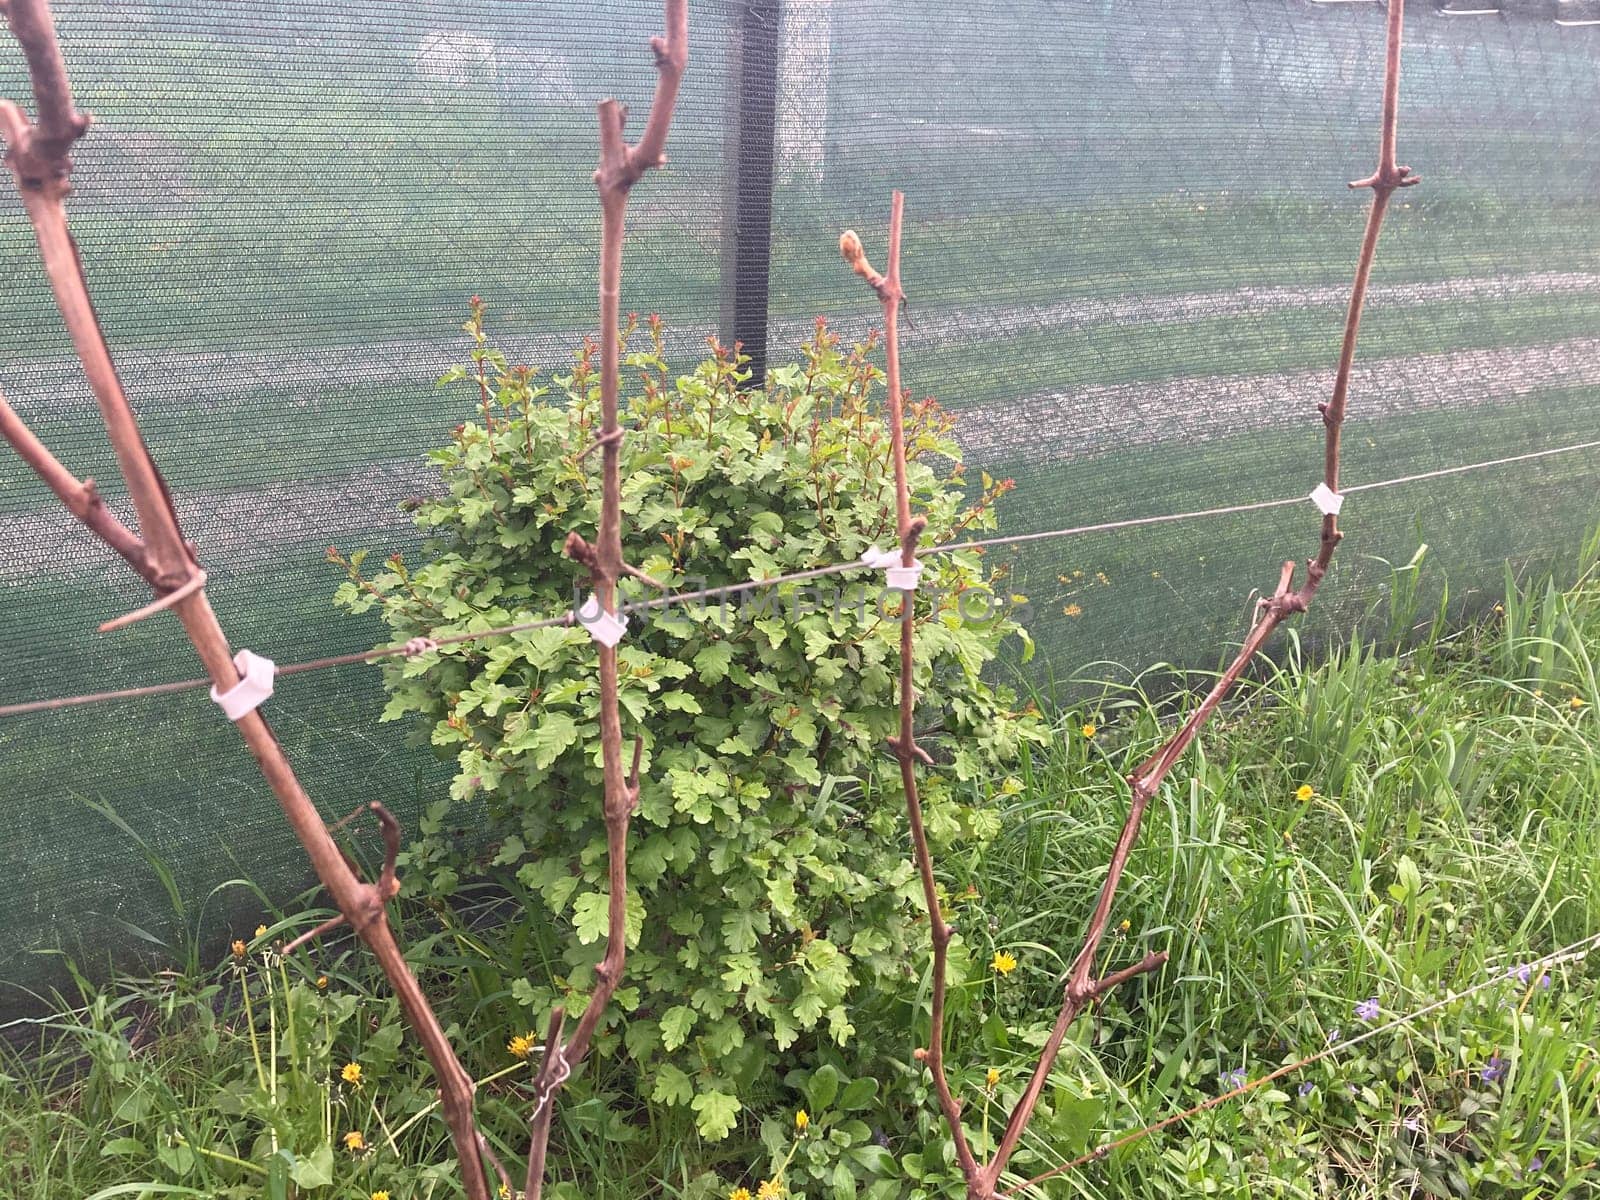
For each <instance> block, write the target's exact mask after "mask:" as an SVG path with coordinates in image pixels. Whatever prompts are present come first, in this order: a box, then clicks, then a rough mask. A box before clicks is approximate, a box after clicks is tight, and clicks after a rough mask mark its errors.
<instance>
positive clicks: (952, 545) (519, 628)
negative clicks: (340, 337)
mask: <svg viewBox="0 0 1600 1200" xmlns="http://www.w3.org/2000/svg"><path fill="white" fill-rule="evenodd" d="M1597 447H1600V440H1597V441H1589V442H1577V443H1575V444H1573V445H1570V446H1557V447H1554V448H1553V449H1549V450H1534V451H1531V452H1529V453H1527V454H1512V455H1507V456H1506V457H1504V458H1491V459H1486V460H1484V461H1482V462H1475V463H1465V464H1463V465H1461V466H1458V467H1442V468H1440V469H1439V470H1437V471H1422V472H1420V473H1418V474H1414V475H1398V476H1396V477H1395V478H1393V479H1381V480H1379V481H1377V482H1376V483H1359V484H1356V485H1355V486H1354V487H1348V488H1345V489H1344V491H1343V494H1344V495H1350V494H1352V493H1355V492H1372V491H1377V490H1379V489H1381V488H1391V487H1399V486H1401V485H1403V484H1409V483H1419V482H1421V481H1423V480H1428V479H1440V478H1443V477H1444V476H1447V475H1463V474H1466V473H1467V472H1469V471H1482V470H1487V469H1488V468H1490V467H1503V466H1507V465H1509V464H1511V463H1520V462H1529V461H1531V460H1533V459H1538V458H1550V457H1552V456H1553V455H1557V454H1571V453H1574V452H1575V451H1578V450H1593V449H1595V448H1597ZM1307 499H1308V497H1307V496H1304V495H1301V496H1286V497H1284V498H1282V499H1278V500H1257V501H1254V502H1251V503H1247V504H1225V505H1220V506H1218V507H1216V508H1201V509H1191V510H1189V511H1187V512H1177V513H1166V514H1163V515H1161V516H1155V517H1127V518H1123V519H1121V520H1116V521H1102V522H1099V523H1097V524H1093V525H1072V526H1069V527H1067V528H1065V529H1046V530H1041V531H1040V532H1038V533H1015V534H1008V535H1004V536H1000V537H992V538H978V539H976V540H973V541H965V542H945V543H943V544H942V545H938V546H929V547H926V548H922V549H919V550H918V551H917V553H918V555H919V556H923V557H926V556H928V555H932V554H955V553H959V552H961V551H964V550H982V549H986V548H988V547H992V546H1015V545H1020V544H1022V543H1024V542H1038V541H1047V540H1052V539H1055V538H1065V537H1076V536H1079V535H1082V534H1090V533H1109V532H1112V531H1114V530H1119V529H1138V528H1141V527H1144V526H1148V525H1171V524H1176V523H1178V522H1180V521H1196V520H1200V519H1202V518H1208V517H1224V516H1229V515H1232V514H1235V513H1246V512H1259V511H1261V510H1263V509H1269V508H1286V507H1288V506H1290V505H1294V504H1304V503H1306V502H1307ZM867 569H871V568H868V567H867V566H866V564H864V563H862V562H861V560H859V559H852V560H851V561H849V562H836V563H829V564H827V565H825V566H821V567H812V568H810V569H809V570H805V571H794V572H791V573H790V574H787V575H774V576H771V577H769V578H766V579H751V580H748V581H746V582H744V583H732V584H723V585H721V586H719V587H708V588H700V589H698V590H696V591H692V592H674V593H672V594H670V595H666V596H657V597H656V598H655V599H653V600H639V601H635V602H633V603H631V604H624V605H622V606H621V607H620V608H619V609H618V610H617V613H618V615H619V616H620V615H626V614H628V613H636V612H653V611H655V610H657V609H663V608H671V607H674V606H677V605H687V604H693V603H697V602H699V601H702V600H716V599H726V598H729V597H734V596H739V595H742V594H744V593H746V592H753V591H758V590H761V589H764V588H773V587H779V586H781V585H784V584H790V583H803V582H806V581H808V580H812V579H824V578H827V577H829V576H832V575H842V574H844V573H846V572H848V571H860V570H867ZM579 624H582V622H581V621H580V620H579V619H578V615H577V613H576V612H573V611H571V610H569V611H567V612H564V613H562V614H561V615H560V616H555V617H545V618H543V619H541V620H536V621H522V622H518V623H517V624H514V625H501V626H497V627H495V628H492V629H482V630H474V631H472V632H469V633H455V634H447V635H445V636H442V637H438V638H430V639H420V640H419V639H413V641H412V642H408V643H406V644H404V645H400V646H380V647H379V648H378V649H376V650H365V651H361V652H359V653H356V654H340V655H334V656H333V657H331V658H318V659H312V660H311V661H309V662H302V663H290V664H288V665H285V666H280V667H278V669H277V673H278V674H279V675H300V674H304V673H306V672H308V671H320V670H324V669H326V668H329V667H342V666H349V665H352V664H354V663H364V662H374V661H376V660H378V659H382V658H393V657H396V656H402V657H409V656H412V655H415V654H417V653H419V652H420V653H427V652H429V651H432V650H435V649H438V648H439V647H442V646H456V645H461V644H463V643H466V642H478V641H483V640H485V639H487V638H492V637H503V636H506V635H509V634H514V633H530V632H532V631H533V630H536V629H552V628H555V627H556V626H561V625H568V626H570V625H579ZM418 644H425V646H426V648H425V649H423V650H420V651H419V650H418V648H417V646H418ZM210 686H211V681H210V680H209V679H185V680H180V681H178V682H176V683H158V684H150V685H147V686H145V687H136V688H124V689H121V690H119V691H109V692H90V693H86V694H84V695H79V696H63V697H59V698H57V699H53V700H31V701H27V702H25V703H22V704H5V705H0V717H20V716H23V715H24V714H27V713H36V712H46V711H49V710H53V709H59V708H72V707H76V706H78V705H83V704H98V703H102V702H105V701H111V700H133V699H138V698H140V697H143V696H161V695H168V694H171V693H175V692H186V691H192V690H194V689H196V688H206V687H210Z"/></svg>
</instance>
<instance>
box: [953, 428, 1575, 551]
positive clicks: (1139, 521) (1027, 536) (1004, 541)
mask: <svg viewBox="0 0 1600 1200" xmlns="http://www.w3.org/2000/svg"><path fill="white" fill-rule="evenodd" d="M1596 447H1600V441H1594V442H1579V443H1577V444H1576V445H1573V446H1558V447H1556V448H1555V449H1554V450H1535V451H1533V452H1532V453H1529V454H1512V455H1509V456H1508V457H1506V458H1491V459H1488V460H1486V461H1484V462H1475V463H1467V464H1466V465H1465V466H1460V467H1442V468H1440V469H1439V470H1437V471H1423V472H1421V473H1420V474H1417V475H1399V476H1396V477H1395V478H1393V479H1381V480H1379V481H1378V482H1377V483H1358V484H1356V485H1355V486H1354V487H1347V488H1344V489H1343V490H1342V491H1341V492H1340V493H1339V494H1340V495H1344V496H1348V495H1350V494H1351V493H1352V492H1375V491H1377V490H1378V489H1380V488H1391V487H1398V486H1400V485H1401V484H1403V483H1420V482H1421V481H1422V480H1424V479H1440V478H1442V477H1444V476H1446V475H1462V474H1465V473H1466V472H1468V471H1481V470H1484V469H1485V468H1487V467H1503V466H1505V465H1506V464H1508V463H1517V462H1527V461H1528V460H1529V459H1534V458H1549V457H1550V456H1551V455H1553V454H1570V453H1572V452H1573V451H1574V450H1593V449H1595V448H1596ZM1305 499H1306V497H1305V496H1287V497H1285V498H1283V499H1281V500H1258V501H1256V502H1255V503H1253V504H1227V505H1223V506H1222V507H1220V508H1199V509H1194V510H1192V511H1190V512H1178V513H1166V514H1163V515H1162V516H1159V517H1132V518H1129V519H1127V520H1122V521H1104V522H1102V523H1100V524H1098V525H1073V526H1070V527H1068V528H1066V529H1046V530H1042V531H1040V532H1039V533H1014V534H1009V535H1007V536H1004V537H992V538H980V539H979V540H977V541H972V542H949V543H947V544H945V545H943V546H933V547H930V548H929V549H927V550H923V551H921V553H923V554H950V553H954V552H955V551H957V550H977V549H982V548H983V547H985V546H1014V545H1017V544H1018V543H1020V542H1038V541H1044V540H1045V539H1047V538H1058V537H1071V536H1073V535H1076V534H1080V533H1108V532H1110V531H1112V530H1114V529H1133V528H1136V527H1138V526H1140V525H1170V524H1173V523H1174V522H1177V521H1193V520H1196V519H1197V518H1200V517H1225V516H1228V515H1229V514H1231V513H1246V512H1258V511H1260V510H1261V509H1264V508H1286V507H1288V506H1289V505H1291V504H1300V503H1302V502H1304V500H1305Z"/></svg>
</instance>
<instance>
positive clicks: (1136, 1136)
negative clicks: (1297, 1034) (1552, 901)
mask: <svg viewBox="0 0 1600 1200" xmlns="http://www.w3.org/2000/svg"><path fill="white" fill-rule="evenodd" d="M1351 490H1354V489H1351ZM1597 946H1600V933H1594V934H1590V935H1589V936H1588V937H1583V938H1579V939H1578V940H1577V941H1575V942H1572V943H1570V944H1568V945H1566V946H1563V947H1561V949H1559V950H1552V951H1551V952H1550V953H1549V954H1546V955H1545V956H1544V957H1543V958H1536V959H1532V960H1531V961H1529V962H1527V963H1525V964H1519V965H1520V966H1526V967H1527V968H1528V970H1529V971H1530V972H1533V971H1535V970H1538V969H1540V968H1543V967H1547V966H1553V965H1555V964H1556V963H1562V962H1581V961H1582V960H1583V959H1585V958H1587V957H1588V956H1589V954H1590V952H1592V951H1593V950H1594V949H1595V948H1596V947H1597ZM1513 969H1515V968H1513ZM1508 978H1509V974H1501V975H1491V976H1489V978H1487V979H1484V980H1481V981H1480V982H1478V983H1475V984H1473V985H1472V986H1471V987H1468V988H1464V989H1462V990H1461V991H1459V992H1457V991H1449V992H1446V993H1445V994H1444V995H1443V996H1441V997H1439V998H1438V999H1436V1000H1432V1001H1429V1002H1428V1003H1427V1004H1425V1005H1423V1006H1422V1007H1421V1008H1418V1009H1414V1010H1412V1011H1411V1012H1409V1013H1406V1014H1405V1015H1403V1016H1399V1017H1395V1018H1394V1019H1393V1020H1390V1021H1385V1022H1384V1023H1383V1024H1381V1025H1374V1026H1373V1027H1372V1028H1371V1029H1367V1030H1364V1031H1362V1032H1361V1033H1358V1034H1356V1035H1355V1036H1354V1037H1349V1038H1345V1039H1344V1040H1343V1041H1341V1042H1335V1043H1334V1044H1332V1045H1330V1046H1325V1047H1323V1048H1322V1049H1321V1050H1318V1051H1317V1052H1316V1053H1315V1054H1308V1055H1306V1056H1305V1057H1304V1058H1301V1059H1297V1060H1296V1061H1295V1062H1292V1063H1286V1064H1284V1065H1283V1066H1281V1067H1278V1068H1277V1069H1276V1070H1273V1071H1269V1072H1267V1074H1265V1075H1262V1076H1261V1077H1260V1078H1258V1079H1252V1080H1249V1081H1248V1082H1246V1083H1242V1084H1240V1085H1239V1086H1238V1087H1236V1088H1233V1089H1231V1090H1229V1091H1226V1092H1223V1093H1222V1094H1221V1095H1217V1096H1212V1097H1211V1098H1210V1099H1208V1100H1203V1101H1201V1102H1200V1103H1199V1104H1196V1105H1194V1106H1192V1107H1190V1108H1186V1109H1184V1110H1183V1111H1182V1112H1180V1113H1173V1114H1172V1115H1171V1116H1169V1117H1163V1118H1162V1119H1161V1120H1159V1121H1153V1122H1151V1123H1150V1124H1149V1125H1145V1126H1142V1127H1141V1128H1139V1129H1135V1130H1132V1131H1131V1132H1129V1133H1125V1134H1122V1135H1121V1136H1120V1137H1117V1138H1114V1139H1113V1140H1111V1141H1109V1142H1104V1143H1102V1144H1101V1145H1099V1146H1096V1147H1095V1148H1094V1149H1093V1150H1090V1151H1089V1152H1088V1153H1086V1154H1080V1155H1079V1156H1078V1157H1077V1158H1074V1159H1072V1160H1070V1161H1068V1162H1064V1163H1062V1164H1061V1165H1060V1166H1057V1167H1052V1168H1051V1169H1050V1170H1048V1171H1046V1172H1044V1173H1043V1174H1040V1175H1035V1176H1034V1177H1033V1178H1032V1179H1029V1180H1026V1181H1025V1182H1023V1183H1019V1184H1016V1185H1015V1186H1013V1187H1010V1188H1007V1189H1006V1190H1005V1191H1003V1192H1001V1193H1000V1195H1002V1196H1014V1195H1016V1194H1017V1193H1019V1192H1021V1191H1024V1190H1025V1189H1027V1188H1030V1187H1033V1186H1034V1185H1035V1184H1039V1183H1043V1182H1044V1181H1045V1180H1047V1179H1054V1178H1055V1177H1056V1176H1058V1175H1064V1174H1066V1173H1067V1172H1068V1171H1071V1170H1074V1169H1076V1168H1078V1167H1081V1166H1084V1165H1085V1164H1087V1163H1091V1162H1094V1161H1095V1160H1096V1159H1099V1158H1104V1157H1105V1156H1106V1155H1107V1154H1109V1153H1111V1151H1113V1150H1118V1149H1121V1148H1122V1147H1123V1146H1129V1145H1132V1144H1133V1143H1134V1142H1137V1141H1141V1140H1143V1139H1144V1138H1147V1137H1149V1136H1150V1135H1151V1134H1152V1133H1159V1132H1160V1131H1161V1130H1163V1129H1168V1128H1170V1127H1171V1126H1173V1125H1180V1124H1182V1123H1183V1122H1184V1121H1187V1120H1188V1119H1189V1118H1190V1117H1195V1116H1198V1115H1199V1114H1201V1113H1203V1112H1208V1111H1209V1110H1211V1109H1213V1108H1219V1107H1221V1106H1222V1105H1223V1104H1226V1103H1227V1102H1228V1101H1230V1100H1235V1099H1237V1098H1238V1097H1240V1096H1243V1095H1245V1094H1246V1093H1248V1092H1253V1091H1255V1090H1256V1089H1257V1088H1259V1087H1262V1086H1264V1085H1265V1084H1268V1083H1271V1082H1273V1081H1274V1080H1277V1079H1282V1078H1283V1077H1284V1076H1285V1075H1292V1074H1294V1073H1295V1072H1296V1071H1299V1070H1303V1069H1304V1068H1306V1067H1309V1066H1311V1065H1312V1064H1313V1063H1317V1062H1321V1061H1322V1060H1323V1059H1325V1058H1332V1057H1334V1056H1336V1055H1338V1054H1339V1053H1340V1052H1341V1051H1344V1050H1348V1049H1350V1048H1351V1047H1352V1046H1358V1045H1360V1044H1361V1043H1362V1042H1366V1041H1370V1040H1371V1039H1372V1038H1375V1037H1377V1036H1378V1035H1379V1034H1381V1033H1388V1032H1389V1031H1391V1030H1394V1029H1399V1028H1401V1027H1402V1026H1405V1025H1410V1024H1412V1023H1413V1022H1415V1021H1419V1020H1421V1019H1422V1018H1423V1017H1425V1016H1427V1015H1428V1014H1429V1013H1432V1012H1437V1011H1438V1010H1439V1009H1441V1008H1446V1007H1448V1006H1449V1005H1451V1004H1455V1003H1456V1002H1457V1001H1460V1000H1465V999H1467V998H1468V997H1470V996H1474V995H1476V994H1477V993H1479V992H1482V991H1486V990H1488V989H1489V988H1491V987H1494V986H1495V985H1496V984H1501V983H1505V982H1506V981H1507V979H1508ZM1531 978H1532V977H1531V976H1530V979H1531ZM1536 986H1537V983H1536V982H1530V983H1529V984H1528V994H1529V995H1531V994H1532V991H1533V989H1534V987H1536ZM1524 1003H1526V997H1524Z"/></svg>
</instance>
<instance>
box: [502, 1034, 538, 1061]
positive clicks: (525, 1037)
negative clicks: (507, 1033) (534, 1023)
mask: <svg viewBox="0 0 1600 1200" xmlns="http://www.w3.org/2000/svg"><path fill="white" fill-rule="evenodd" d="M533 1046H534V1041H533V1034H531V1033H519V1034H517V1036H516V1037H514V1038H512V1039H511V1040H510V1041H509V1042H507V1043H506V1053H508V1054H510V1055H511V1057H512V1058H527V1057H528V1055H530V1054H532V1053H533Z"/></svg>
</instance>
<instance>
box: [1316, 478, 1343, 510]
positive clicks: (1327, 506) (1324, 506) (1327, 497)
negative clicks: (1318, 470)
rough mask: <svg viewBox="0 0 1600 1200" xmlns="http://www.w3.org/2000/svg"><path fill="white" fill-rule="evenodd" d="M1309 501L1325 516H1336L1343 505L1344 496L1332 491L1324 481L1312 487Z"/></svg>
mask: <svg viewBox="0 0 1600 1200" xmlns="http://www.w3.org/2000/svg"><path fill="white" fill-rule="evenodd" d="M1311 503H1313V504H1315V505H1316V506H1317V511H1319V512H1320V513H1322V515H1323V516H1325V517H1336V516H1338V515H1339V510H1340V509H1341V508H1343V507H1344V497H1343V496H1341V495H1340V494H1339V493H1338V492H1336V491H1334V490H1333V489H1332V488H1331V487H1329V486H1328V485H1327V484H1325V483H1319V484H1317V486H1316V487H1315V488H1314V489H1312V492H1311Z"/></svg>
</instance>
